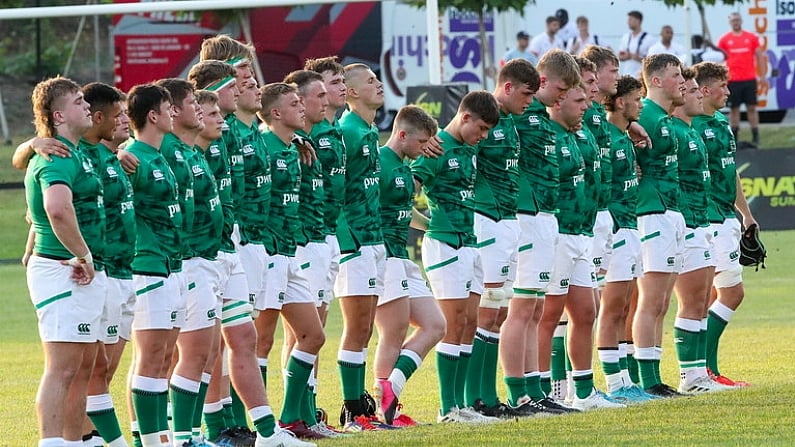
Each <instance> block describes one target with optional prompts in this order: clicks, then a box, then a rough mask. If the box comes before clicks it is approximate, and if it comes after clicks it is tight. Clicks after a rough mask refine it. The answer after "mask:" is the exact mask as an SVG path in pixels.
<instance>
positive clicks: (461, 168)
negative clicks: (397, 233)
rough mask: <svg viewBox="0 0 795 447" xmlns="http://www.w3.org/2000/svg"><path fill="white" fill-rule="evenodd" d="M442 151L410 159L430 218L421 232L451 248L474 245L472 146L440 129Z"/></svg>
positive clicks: (474, 152) (474, 167)
mask: <svg viewBox="0 0 795 447" xmlns="http://www.w3.org/2000/svg"><path fill="white" fill-rule="evenodd" d="M438 136H439V138H441V140H442V149H443V153H442V154H441V155H440V156H439V157H438V158H426V157H420V158H418V159H417V160H414V161H413V162H412V163H411V173H412V175H413V176H414V177H415V178H416V179H417V180H419V182H420V183H422V191H423V192H424V193H425V196H426V197H427V198H428V209H429V210H430V212H431V219H430V222H429V223H428V231H426V233H425V236H427V237H431V238H434V239H436V240H439V241H442V242H444V243H446V244H448V245H450V246H452V247H454V248H460V247H462V246H469V247H474V246H475V244H476V243H477V239H476V238H475V229H474V222H475V177H476V176H477V168H476V163H477V157H476V155H475V154H476V148H475V147H474V146H470V145H468V144H466V143H463V142H460V141H458V140H456V139H455V138H453V136H452V135H450V134H449V133H447V132H445V131H444V130H442V131H440V132H439V134H438Z"/></svg>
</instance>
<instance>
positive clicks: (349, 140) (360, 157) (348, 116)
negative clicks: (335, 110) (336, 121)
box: [337, 111, 384, 252]
mask: <svg viewBox="0 0 795 447" xmlns="http://www.w3.org/2000/svg"><path fill="white" fill-rule="evenodd" d="M340 127H341V128H342V134H343V138H344V139H345V151H346V163H347V165H346V167H345V169H346V171H345V175H346V178H345V206H344V208H343V210H342V213H341V215H340V219H339V221H338V225H339V226H338V232H337V240H338V241H339V244H340V250H342V251H343V252H351V251H355V250H357V249H358V248H359V246H361V245H376V244H381V243H383V241H384V236H383V234H382V233H381V218H380V216H381V213H380V209H379V208H380V204H379V201H378V193H379V191H378V175H379V166H378V128H377V127H375V125H373V124H369V123H366V122H365V121H364V120H363V119H362V117H360V116H359V115H357V114H356V113H353V112H351V111H346V112H345V113H343V114H342V117H341V118H340ZM343 230H344V231H343Z"/></svg>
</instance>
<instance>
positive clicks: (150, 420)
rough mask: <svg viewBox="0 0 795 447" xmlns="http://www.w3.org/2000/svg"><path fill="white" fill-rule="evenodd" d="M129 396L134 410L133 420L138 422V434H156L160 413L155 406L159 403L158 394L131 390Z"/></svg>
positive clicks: (157, 392) (156, 392)
mask: <svg viewBox="0 0 795 447" xmlns="http://www.w3.org/2000/svg"><path fill="white" fill-rule="evenodd" d="M130 394H131V395H132V401H133V407H134V408H135V418H136V420H137V421H138V433H140V434H141V435H148V434H152V433H157V432H158V431H159V427H158V421H157V417H158V414H159V413H160V412H159V411H158V408H157V406H158V404H159V403H160V397H159V394H160V392H159V391H144V390H140V389H136V388H133V389H132V390H131V392H130Z"/></svg>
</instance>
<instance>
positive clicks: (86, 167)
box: [83, 160, 94, 174]
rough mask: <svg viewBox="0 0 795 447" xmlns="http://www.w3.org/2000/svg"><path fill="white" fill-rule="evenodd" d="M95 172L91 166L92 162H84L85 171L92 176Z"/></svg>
mask: <svg viewBox="0 0 795 447" xmlns="http://www.w3.org/2000/svg"><path fill="white" fill-rule="evenodd" d="M93 170H94V166H93V165H92V164H91V160H83V171H85V172H87V173H89V174H90V173H91V171H93Z"/></svg>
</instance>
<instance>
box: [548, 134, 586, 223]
mask: <svg viewBox="0 0 795 447" xmlns="http://www.w3.org/2000/svg"><path fill="white" fill-rule="evenodd" d="M550 123H551V125H552V129H553V130H554V131H555V141H556V143H555V144H556V146H557V154H558V166H560V198H559V199H558V208H559V211H558V214H557V217H558V232H559V233H561V234H584V233H583V231H582V229H583V223H584V221H585V220H586V214H587V213H586V203H585V202H586V201H587V198H586V195H585V160H583V158H582V153H581V152H580V148H579V146H578V144H577V136H576V135H575V134H574V133H573V132H569V131H568V130H567V129H565V128H564V127H563V126H561V125H560V124H558V123H556V122H555V121H550Z"/></svg>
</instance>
